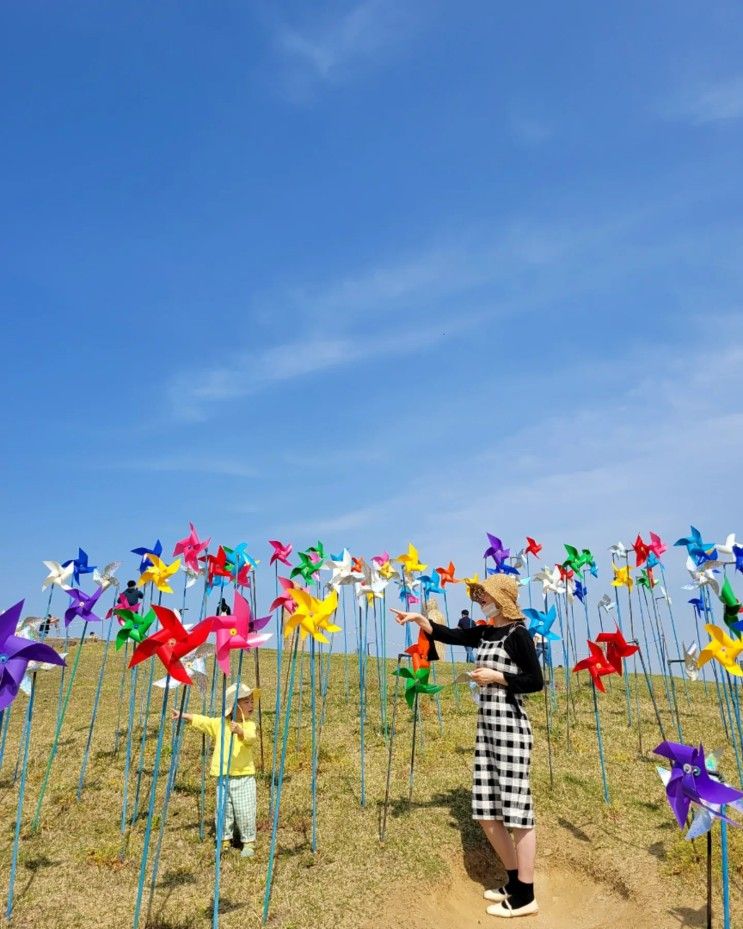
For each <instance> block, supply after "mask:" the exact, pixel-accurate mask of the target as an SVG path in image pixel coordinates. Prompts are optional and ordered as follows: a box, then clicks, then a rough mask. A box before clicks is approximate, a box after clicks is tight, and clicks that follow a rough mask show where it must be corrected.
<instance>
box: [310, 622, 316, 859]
mask: <svg viewBox="0 0 743 929" xmlns="http://www.w3.org/2000/svg"><path fill="white" fill-rule="evenodd" d="M310 690H311V692H312V694H311V697H310V712H311V715H312V737H311V738H312V744H311V753H312V762H311V764H312V775H311V781H312V783H311V791H310V792H311V795H312V851H313V852H316V851H317V702H316V697H315V639H314V637H312V638H310Z"/></svg>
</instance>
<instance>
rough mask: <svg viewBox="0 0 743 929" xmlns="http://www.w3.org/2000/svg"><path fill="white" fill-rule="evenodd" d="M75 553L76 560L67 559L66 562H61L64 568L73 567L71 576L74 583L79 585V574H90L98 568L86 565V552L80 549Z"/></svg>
mask: <svg viewBox="0 0 743 929" xmlns="http://www.w3.org/2000/svg"><path fill="white" fill-rule="evenodd" d="M77 551H78V555H77V558H69V559H68V560H67V561H64V562H62V567H63V568H66V567H67V566H68V565H73V569H72V576H73V578H74V580H75V583H76V584H79V583H80V575H81V574H92V573H93V571H95V569H96V568H97V567H98V566H97V565H94V564H88V553H87V552H84V551H83V550H82V549H81V548H78V550H77Z"/></svg>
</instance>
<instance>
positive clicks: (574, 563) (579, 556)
mask: <svg viewBox="0 0 743 929" xmlns="http://www.w3.org/2000/svg"><path fill="white" fill-rule="evenodd" d="M563 544H564V545H565V551H566V552H567V555H568V557H567V558H566V559H565V561H563V563H562V566H563V568H572V570H573V571H575V573H576V574H580V573H581V572H582V570H583V568H584V567H586V568H590V569H591V573H593V572H594V570H595V568H596V562H595V561H594V558H593V554H592V553H591V550H590V549H588V548H584V549H583V551H581V552H579V551H578V549H577V548H576V547H575V546H574V545H568V544H567V543H563Z"/></svg>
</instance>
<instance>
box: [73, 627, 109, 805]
mask: <svg viewBox="0 0 743 929" xmlns="http://www.w3.org/2000/svg"><path fill="white" fill-rule="evenodd" d="M112 628H113V620H111V622H110V623H109V626H108V635H107V636H106V644H105V645H104V646H103V658H102V659H101V667H100V670H99V672H98V683H97V684H96V688H95V697H94V698H93V710H92V712H91V714H90V725H89V726H88V738H87V741H86V743H85V751H84V752H83V760H82V764H81V765H80V777H79V779H78V782H77V799H78V800H79V799H80V798H81V797H82V795H83V790H84V789H85V773H86V771H87V769H88V758H89V756H90V747H91V745H92V744H93V729H94V727H95V721H96V717H97V715H98V703H99V702H100V699H101V690H102V688H103V675H104V674H105V673H106V662H107V660H108V649H109V647H110V645H111V630H112ZM117 726H118V723H117Z"/></svg>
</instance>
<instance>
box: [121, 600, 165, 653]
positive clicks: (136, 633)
mask: <svg viewBox="0 0 743 929" xmlns="http://www.w3.org/2000/svg"><path fill="white" fill-rule="evenodd" d="M137 609H139V604H137ZM114 613H115V614H116V617H117V619H118V621H119V625H120V627H121V628H120V629H119V631H118V632H117V633H116V651H117V652H118V650H119V649H120V648H121V646H122V645H123V644H124V643H125V642H127V641H132V642H137V643H139V642H144V640H145V639H146V638H147V631H148V629H149V628H150V626H151V625H152V624H153V623H154V622H155V619H156V616H155V613H154V611H153V610H151V609H150V610H148V611H147V612H146V613H145V615H144V616H140V615H139V613H137V612H136V611H135V609H134V608H132V607H125V608H116V609H115V610H114Z"/></svg>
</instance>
